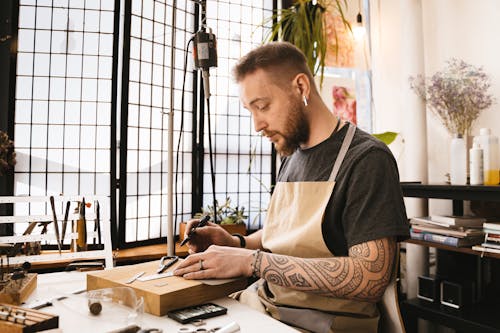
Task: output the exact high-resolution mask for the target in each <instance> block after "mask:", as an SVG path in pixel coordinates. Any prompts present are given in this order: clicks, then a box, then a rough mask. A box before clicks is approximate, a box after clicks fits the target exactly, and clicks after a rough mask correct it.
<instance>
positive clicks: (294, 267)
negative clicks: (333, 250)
mask: <svg viewBox="0 0 500 333" xmlns="http://www.w3.org/2000/svg"><path fill="white" fill-rule="evenodd" d="M395 249H396V240H395V239H393V238H383V239H379V240H374V241H369V242H366V243H361V244H358V245H355V246H352V247H351V248H350V249H349V256H348V257H333V258H321V259H316V258H297V257H290V256H284V255H278V254H272V253H263V252H259V253H258V256H257V258H256V261H255V270H254V273H256V274H257V275H259V276H260V277H262V278H264V279H265V280H267V281H268V282H270V283H273V284H276V285H279V286H283V287H287V288H291V289H295V290H300V291H304V292H312V293H317V294H320V295H323V296H332V297H339V298H348V299H355V300H360V301H369V302H377V301H379V300H380V298H381V297H382V295H383V293H384V291H385V288H386V287H387V285H388V283H389V280H390V278H391V273H392V266H393V262H394V257H395Z"/></svg>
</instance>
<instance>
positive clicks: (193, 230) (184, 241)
mask: <svg viewBox="0 0 500 333" xmlns="http://www.w3.org/2000/svg"><path fill="white" fill-rule="evenodd" d="M208 221H210V215H205V216H204V217H203V218H202V219H201V220H200V222H199V223H198V225H197V226H196V227H194V228H192V229H191V231H190V232H189V234H188V236H187V237H186V238H184V240H183V241H182V242H181V246H184V244H186V243H187V242H189V240H191V236H192V235H193V234H194V232H195V231H196V228H200V227H204V226H206V225H207V223H208Z"/></svg>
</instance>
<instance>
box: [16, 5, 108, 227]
mask: <svg viewBox="0 0 500 333" xmlns="http://www.w3.org/2000/svg"><path fill="white" fill-rule="evenodd" d="M62 3H63V5H60V6H52V3H51V2H49V3H46V4H45V3H44V2H41V1H38V2H37V1H20V4H19V24H18V33H19V44H18V54H17V56H18V60H17V83H16V96H15V99H16V110H15V120H14V123H15V124H14V126H15V136H14V140H15V142H16V153H17V161H18V163H17V165H16V169H15V176H14V179H15V185H14V195H59V194H65V195H106V196H107V195H109V194H110V186H109V184H110V146H111V144H110V134H109V133H110V123H111V101H112V94H111V81H112V75H111V73H112V65H113V54H112V48H110V47H108V46H106V44H112V42H113V32H114V28H113V23H114V22H113V18H114V1H113V0H106V1H100V2H95V1H94V2H90V1H87V2H83V1H82V2H80V3H78V2H68V1H67V2H62ZM109 41H111V43H108V42H109ZM23 210H24V209H23ZM27 210H28V211H27V212H28V213H29V212H30V210H31V208H29V207H28V208H27ZM18 213H19V212H18ZM16 227H18V226H16ZM19 227H20V228H21V229H22V230H24V229H23V228H24V226H19ZM16 231H18V230H16Z"/></svg>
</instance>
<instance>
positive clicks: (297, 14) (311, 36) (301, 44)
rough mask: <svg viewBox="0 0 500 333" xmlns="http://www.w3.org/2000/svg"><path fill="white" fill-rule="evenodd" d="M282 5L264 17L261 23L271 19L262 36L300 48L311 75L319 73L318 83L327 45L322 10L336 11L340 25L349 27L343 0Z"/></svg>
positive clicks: (306, 1)
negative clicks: (265, 34) (265, 35)
mask: <svg viewBox="0 0 500 333" xmlns="http://www.w3.org/2000/svg"><path fill="white" fill-rule="evenodd" d="M283 7H284V8H283V9H281V10H279V11H277V12H276V13H275V14H274V15H273V16H272V17H270V18H268V19H267V20H266V21H265V24H266V23H268V22H270V21H272V25H271V30H270V33H269V35H268V36H267V38H266V40H267V41H273V40H277V39H278V40H281V41H286V42H290V43H292V44H294V45H295V46H297V47H298V48H299V49H301V50H302V52H304V55H305V56H306V59H307V64H308V66H309V69H310V70H311V72H312V73H313V75H317V74H318V73H319V75H320V85H322V83H323V73H324V68H325V60H326V54H327V51H328V45H329V42H328V36H327V33H326V29H325V15H326V11H327V10H334V11H335V12H337V13H338V15H339V16H340V17H341V18H342V22H343V23H344V25H346V26H347V27H349V29H350V24H349V22H348V21H347V20H346V18H345V16H344V9H343V7H347V0H317V1H313V0H296V1H295V2H294V3H293V5H291V6H289V7H288V8H286V7H285V5H283ZM333 28H334V27H333ZM334 36H336V34H334ZM335 38H336V37H335ZM335 45H337V43H335Z"/></svg>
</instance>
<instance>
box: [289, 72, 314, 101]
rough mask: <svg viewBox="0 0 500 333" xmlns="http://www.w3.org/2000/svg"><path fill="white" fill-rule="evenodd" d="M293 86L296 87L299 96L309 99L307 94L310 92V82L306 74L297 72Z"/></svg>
mask: <svg viewBox="0 0 500 333" xmlns="http://www.w3.org/2000/svg"><path fill="white" fill-rule="evenodd" d="M293 88H294V89H296V91H297V93H298V94H299V95H300V96H303V97H306V98H307V99H309V95H310V93H311V82H310V81H309V77H307V75H306V74H304V73H299V74H297V75H296V76H295V78H294V79H293Z"/></svg>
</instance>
